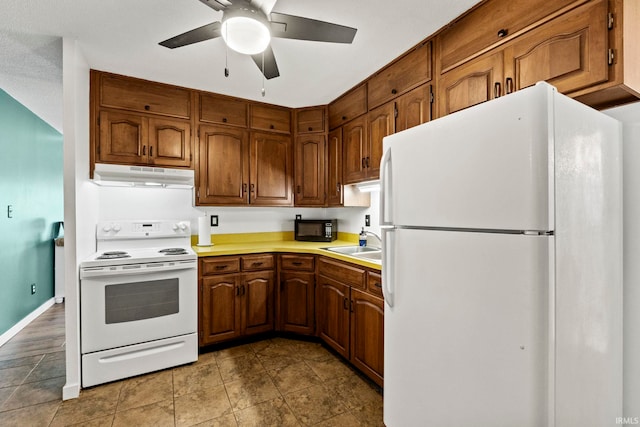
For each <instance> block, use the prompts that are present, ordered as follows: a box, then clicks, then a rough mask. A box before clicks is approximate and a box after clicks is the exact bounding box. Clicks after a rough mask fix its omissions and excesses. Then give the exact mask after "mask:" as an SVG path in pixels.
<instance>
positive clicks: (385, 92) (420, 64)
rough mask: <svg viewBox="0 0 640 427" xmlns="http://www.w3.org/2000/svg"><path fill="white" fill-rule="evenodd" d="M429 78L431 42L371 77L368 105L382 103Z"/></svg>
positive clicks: (430, 75)
mask: <svg viewBox="0 0 640 427" xmlns="http://www.w3.org/2000/svg"><path fill="white" fill-rule="evenodd" d="M431 78H432V72H431V42H427V43H425V44H423V45H422V46H419V47H417V48H416V49H414V50H412V51H411V52H409V53H407V54H406V55H405V56H403V57H402V58H400V59H398V60H397V61H396V62H394V63H392V64H391V65H389V66H388V67H386V68H384V69H383V70H381V71H379V72H378V73H376V75H374V76H373V77H371V79H370V80H369V84H368V85H367V86H368V92H367V94H368V96H367V103H368V107H369V109H372V108H375V107H377V106H379V105H382V104H384V103H385V102H387V101H390V100H392V99H393V98H395V97H397V96H398V95H400V94H402V93H404V92H407V91H408V90H409V89H412V88H414V87H416V86H418V85H420V84H422V83H425V82H427V81H429V80H431Z"/></svg>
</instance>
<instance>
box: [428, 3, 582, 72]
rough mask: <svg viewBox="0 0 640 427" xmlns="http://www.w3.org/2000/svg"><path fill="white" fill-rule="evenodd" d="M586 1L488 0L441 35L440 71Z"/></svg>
mask: <svg viewBox="0 0 640 427" xmlns="http://www.w3.org/2000/svg"><path fill="white" fill-rule="evenodd" d="M585 2H586V0H557V1H547V0H487V1H485V2H483V3H482V5H481V6H479V7H477V8H475V9H473V10H472V11H471V12H469V13H468V14H466V15H464V16H463V17H462V18H460V19H459V20H457V21H456V22H454V23H453V24H452V25H451V26H450V27H449V28H447V29H446V30H444V31H443V32H442V33H440V36H439V39H440V62H441V69H442V72H443V73H444V72H446V71H448V70H450V69H451V68H453V67H455V66H457V65H460V64H461V63H462V62H464V61H466V60H467V59H469V58H470V57H472V56H475V55H476V54H477V53H482V52H483V51H486V50H487V49H488V48H489V47H490V46H494V45H497V44H499V43H502V42H504V41H506V40H509V39H511V38H512V37H513V36H515V35H517V34H518V33H519V32H522V31H524V30H527V29H528V28H527V27H529V26H531V25H533V24H536V23H542V22H543V21H546V20H548V19H551V18H552V17H553V16H554V15H555V14H557V13H559V12H561V11H562V10H563V9H566V8H567V6H570V5H572V4H576V5H577V4H580V3H585Z"/></svg>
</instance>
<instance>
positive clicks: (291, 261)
mask: <svg viewBox="0 0 640 427" xmlns="http://www.w3.org/2000/svg"><path fill="white" fill-rule="evenodd" d="M280 267H281V268H282V269H283V270H301V271H314V269H315V257H314V256H312V255H309V256H304V255H280Z"/></svg>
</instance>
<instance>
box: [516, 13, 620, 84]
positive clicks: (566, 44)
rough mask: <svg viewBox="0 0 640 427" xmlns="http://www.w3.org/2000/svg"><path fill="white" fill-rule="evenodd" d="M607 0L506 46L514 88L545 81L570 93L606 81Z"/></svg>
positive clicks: (562, 18) (538, 29)
mask: <svg viewBox="0 0 640 427" xmlns="http://www.w3.org/2000/svg"><path fill="white" fill-rule="evenodd" d="M607 10H608V5H607V1H606V0H600V1H595V2H591V3H588V4H586V5H584V6H582V7H580V8H578V9H575V10H573V11H571V12H569V13H567V14H565V15H563V16H562V17H561V18H559V19H557V20H554V21H551V22H549V23H547V24H545V25H543V26H540V27H538V28H536V29H535V30H532V31H530V32H528V33H527V34H525V35H524V36H522V37H519V38H518V39H517V40H514V42H513V43H512V44H510V45H509V46H507V47H506V49H505V76H507V79H509V78H511V76H512V77H513V81H512V82H511V83H509V82H508V80H507V81H506V82H505V86H507V92H509V91H510V90H509V87H508V86H509V84H513V86H514V88H513V89H514V90H519V89H522V88H525V87H527V86H532V85H534V84H535V83H536V82H538V81H541V80H545V81H547V82H548V83H550V84H552V85H554V86H555V87H556V88H557V89H558V91H559V92H562V93H569V92H572V91H575V90H579V89H582V88H584V87H587V86H592V85H595V84H597V83H601V82H605V81H607V79H608V77H609V74H608V72H609V65H608V63H607V56H606V52H607V46H608V36H609V34H608V32H609V31H608V28H607Z"/></svg>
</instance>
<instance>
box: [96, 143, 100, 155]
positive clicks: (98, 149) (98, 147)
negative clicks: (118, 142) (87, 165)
mask: <svg viewBox="0 0 640 427" xmlns="http://www.w3.org/2000/svg"><path fill="white" fill-rule="evenodd" d="M96 150H97V151H98V154H100V144H98V146H97V147H96Z"/></svg>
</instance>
